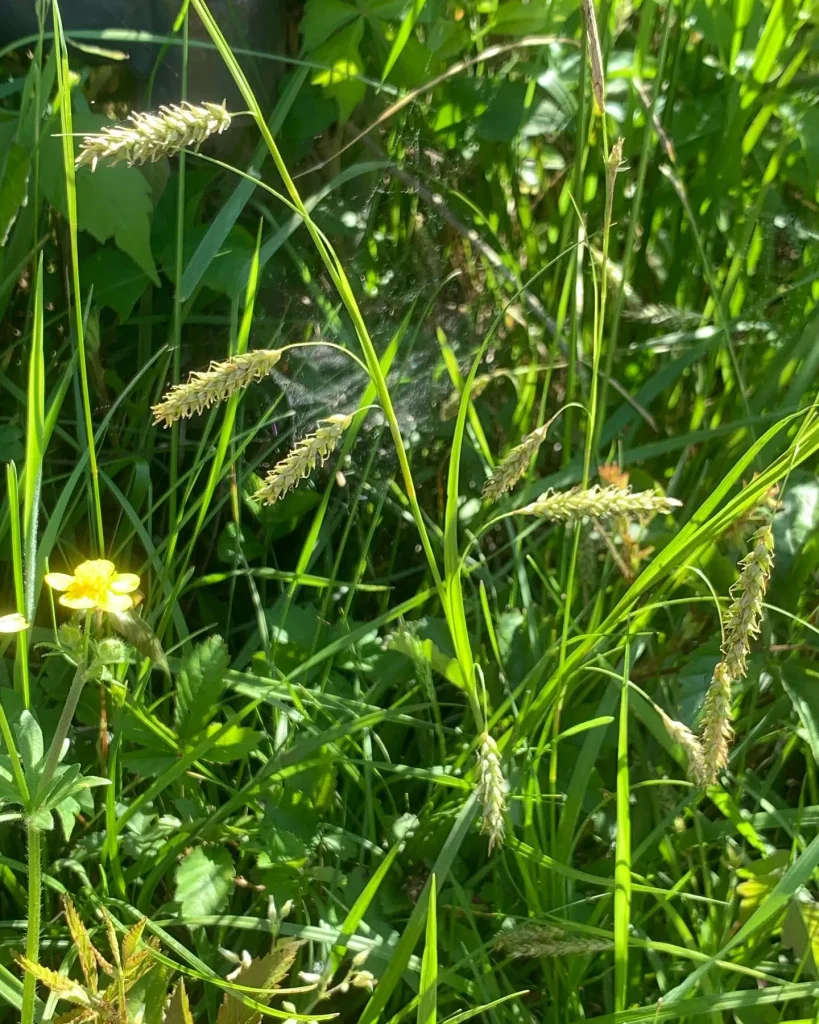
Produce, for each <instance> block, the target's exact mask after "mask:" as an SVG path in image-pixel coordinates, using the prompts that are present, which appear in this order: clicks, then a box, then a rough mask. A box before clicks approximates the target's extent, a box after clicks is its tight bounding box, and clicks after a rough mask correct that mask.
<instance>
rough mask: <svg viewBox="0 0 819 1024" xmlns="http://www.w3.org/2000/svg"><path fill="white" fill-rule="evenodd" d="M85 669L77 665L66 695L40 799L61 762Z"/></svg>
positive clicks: (41, 777)
mask: <svg viewBox="0 0 819 1024" xmlns="http://www.w3.org/2000/svg"><path fill="white" fill-rule="evenodd" d="M85 671H86V664H85V662H84V661H82V662H80V664H79V665H78V666H77V671H76V672H75V673H74V679H73V680H72V682H71V689H70V690H69V691H68V697H66V701H65V704H64V705H63V710H62V714H61V715H60V720H59V722H58V723H57V731H56V732H55V733H54V739H53V740H52V741H51V746H50V747H49V748H48V758H47V760H46V763H45V768H44V769H43V774H42V775H41V776H40V785H39V788H38V790H37V797H38V799H42V798H43V796H44V795H45V792H46V789H47V788H48V784H49V783H50V782H51V780H52V779H53V778H54V772H55V771H56V770H57V765H58V764H59V763H60V754H61V752H62V749H63V743H65V738H66V736H67V735H68V730H69V729H70V728H71V722H72V721H73V719H74V712H75V711H76V710H77V704H78V703H79V700H80V694H81V693H82V688H83V686H85Z"/></svg>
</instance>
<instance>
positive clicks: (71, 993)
mask: <svg viewBox="0 0 819 1024" xmlns="http://www.w3.org/2000/svg"><path fill="white" fill-rule="evenodd" d="M11 955H12V957H13V958H14V959H15V960H16V961H17V963H18V964H19V965H20V966H21V967H22V968H23V970H24V971H26V972H27V973H28V974H31V975H33V976H34V977H35V978H36V979H37V981H40V982H42V983H43V985H47V986H48V987H49V988H50V989H51V991H52V992H54V993H55V994H56V995H57V996H59V998H60V999H65V1000H67V1001H68V1002H69V1003H78V1004H79V1005H80V1006H88V1005H89V1003H90V1000H89V998H88V995H87V994H86V993H85V992H84V991H83V989H82V988H81V987H80V986H79V985H78V984H77V982H76V981H72V980H71V978H67V977H66V976H65V975H64V974H58V973H57V972H56V971H52V970H49V968H48V967H43V965H42V964H35V963H32V961H31V960H29V959H28V958H27V957H24V956H21V955H20V954H19V953H15V952H14V951H12V954H11Z"/></svg>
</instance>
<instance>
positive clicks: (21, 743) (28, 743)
mask: <svg viewBox="0 0 819 1024" xmlns="http://www.w3.org/2000/svg"><path fill="white" fill-rule="evenodd" d="M15 731H16V733H17V744H18V747H19V750H20V758H21V760H22V762H23V766H24V768H25V770H26V775H27V776H32V775H33V774H34V772H35V769H36V768H37V767H38V766H39V764H40V762H41V761H42V759H43V733H42V730H41V729H40V726H39V725H38V724H37V719H36V718H35V717H34V715H32V713H31V712H30V711H28V710H26V711H24V712H23V713H22V714H21V715H20V720H19V722H18V723H17V728H16V730H15Z"/></svg>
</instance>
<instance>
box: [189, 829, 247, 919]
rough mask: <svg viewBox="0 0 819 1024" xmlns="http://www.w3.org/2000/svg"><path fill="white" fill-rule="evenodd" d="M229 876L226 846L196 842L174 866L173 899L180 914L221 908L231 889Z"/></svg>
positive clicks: (231, 872)
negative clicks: (174, 887)
mask: <svg viewBox="0 0 819 1024" xmlns="http://www.w3.org/2000/svg"><path fill="white" fill-rule="evenodd" d="M233 877H234V868H233V858H232V857H231V856H230V854H229V853H228V851H227V850H225V849H223V848H221V847H218V846H198V847H197V848H196V849H195V850H193V851H192V852H191V853H189V854H188V855H187V857H185V859H184V860H183V861H182V862H181V863H180V864H179V866H178V867H177V869H176V889H175V891H174V899H175V900H176V902H177V903H178V904H179V915H180V918H182V919H183V920H184V918H186V917H201V916H202V915H204V914H217V913H219V911H221V910H223V909H224V908H225V906H226V905H227V898H228V896H229V895H230V893H231V892H232V890H233Z"/></svg>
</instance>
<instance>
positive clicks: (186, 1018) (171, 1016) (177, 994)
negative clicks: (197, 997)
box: [163, 978, 193, 1024]
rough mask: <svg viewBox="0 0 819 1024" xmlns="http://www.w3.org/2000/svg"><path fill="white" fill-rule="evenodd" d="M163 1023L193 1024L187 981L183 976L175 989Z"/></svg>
mask: <svg viewBox="0 0 819 1024" xmlns="http://www.w3.org/2000/svg"><path fill="white" fill-rule="evenodd" d="M163 1024H193V1016H192V1015H191V1008H190V1003H189V1002H188V993H187V992H186V991H185V982H184V981H183V980H182V978H180V979H179V984H178V985H177V986H176V988H175V989H174V990H173V995H172V996H171V1001H170V1003H169V1005H168V1012H167V1013H166V1014H165V1016H164V1017H163Z"/></svg>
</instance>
